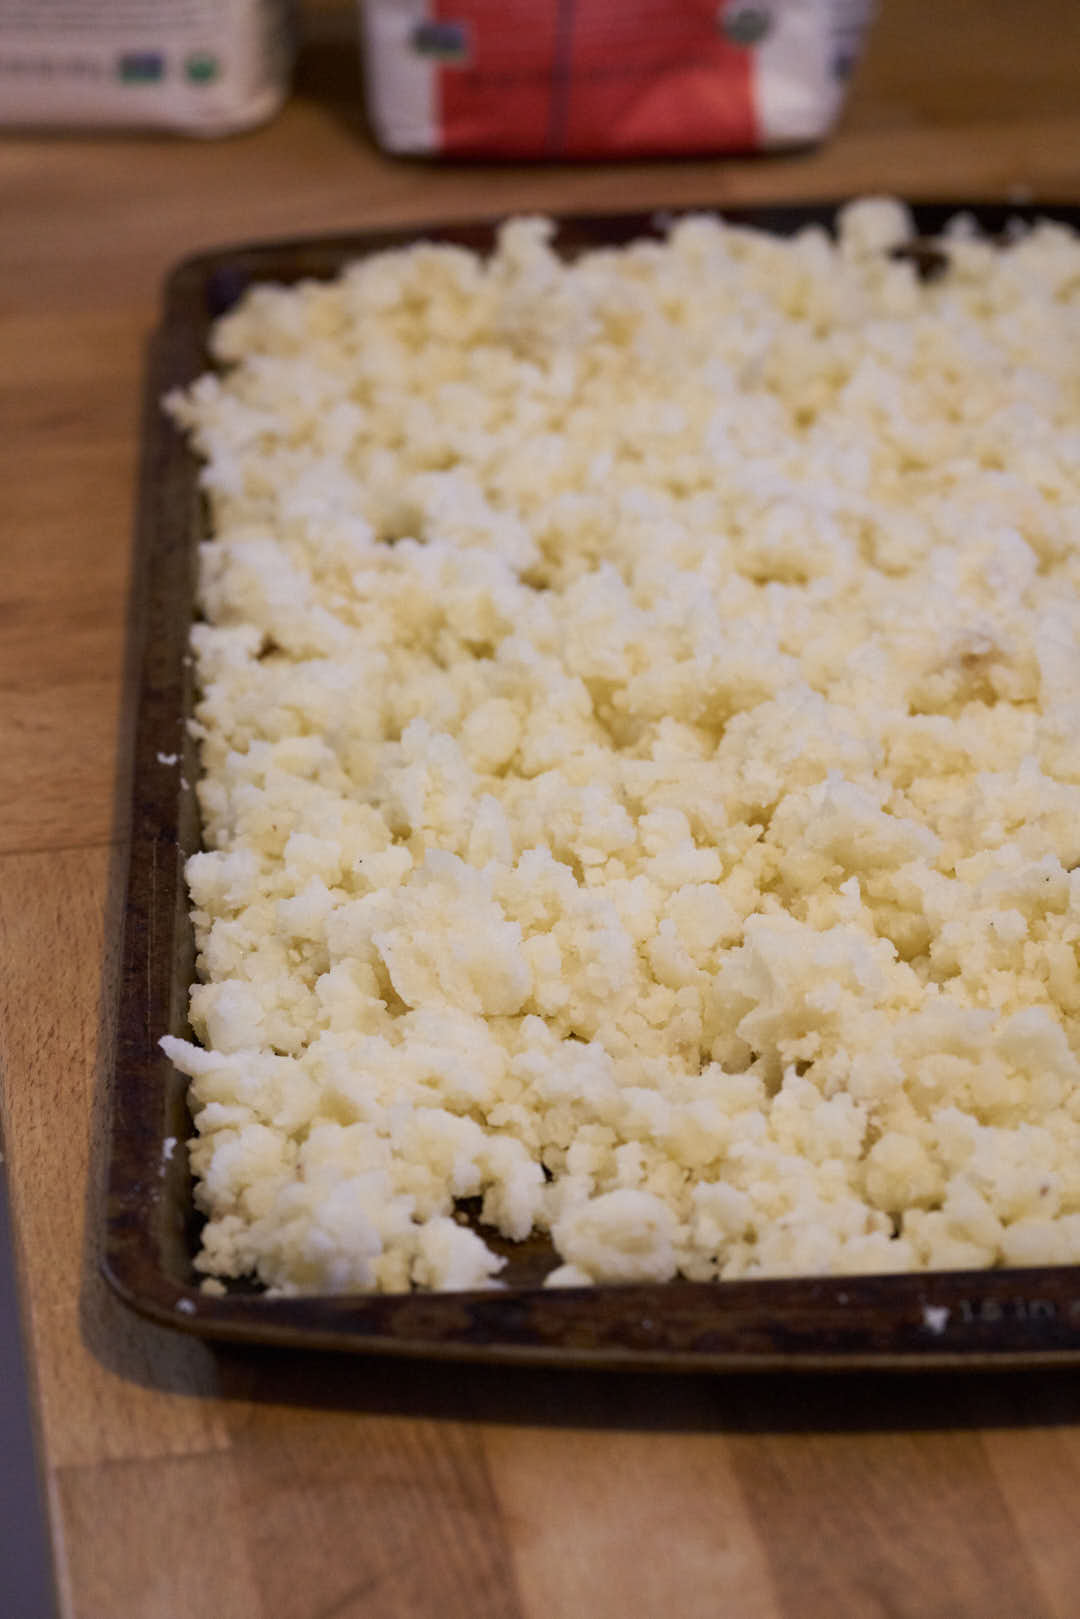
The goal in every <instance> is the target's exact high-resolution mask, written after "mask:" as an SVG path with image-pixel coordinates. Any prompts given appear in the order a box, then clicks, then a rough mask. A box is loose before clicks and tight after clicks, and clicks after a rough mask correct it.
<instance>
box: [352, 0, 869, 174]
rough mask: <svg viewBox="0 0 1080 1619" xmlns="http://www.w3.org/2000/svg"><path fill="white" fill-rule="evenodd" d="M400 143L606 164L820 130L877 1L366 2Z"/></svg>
mask: <svg viewBox="0 0 1080 1619" xmlns="http://www.w3.org/2000/svg"><path fill="white" fill-rule="evenodd" d="M360 9H361V18H362V22H363V31H364V59H365V73H366V79H367V100H368V111H369V114H370V117H371V122H372V126H373V128H374V131H375V135H376V138H377V139H378V141H379V142H380V144H381V145H382V146H383V147H385V148H386V150H387V151H390V152H413V153H431V154H442V155H445V156H447V157H513V158H564V157H565V158H604V157H630V156H647V155H657V156H662V155H674V154H678V153H695V152H697V153H709V152H713V153H716V152H752V151H758V150H762V149H767V148H770V147H783V146H798V145H803V144H806V143H808V142H812V141H816V140H819V139H820V138H821V137H822V136H823V135H825V134H826V133H827V132H828V130H829V128H830V127H831V125H832V123H833V122H834V120H835V119H836V117H837V115H838V113H839V111H840V108H841V106H842V104H843V100H844V95H845V91H846V88H847V84H848V80H849V78H850V76H851V73H852V70H853V69H854V66H855V63H856V61H857V60H858V57H859V54H860V51H861V49H862V44H863V40H864V37H865V34H866V30H867V27H868V25H869V22H870V17H871V9H872V8H871V0H754V3H747V0H719V3H718V0H360Z"/></svg>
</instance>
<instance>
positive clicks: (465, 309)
mask: <svg viewBox="0 0 1080 1619" xmlns="http://www.w3.org/2000/svg"><path fill="white" fill-rule="evenodd" d="M910 232H911V226H910V222H909V219H908V217H907V215H906V213H905V211H904V210H903V208H902V207H901V206H899V205H898V204H896V203H893V202H889V201H884V200H866V201H863V202H860V203H857V204H854V205H852V206H851V207H849V208H848V209H847V210H846V211H845V212H844V214H843V217H842V221H841V229H840V233H839V237H838V240H837V241H836V242H835V243H833V242H832V241H831V240H830V238H829V237H828V236H827V235H826V234H825V233H824V232H823V231H821V230H818V229H809V230H804V231H802V232H801V233H800V234H798V235H797V236H795V237H794V238H793V239H790V240H779V239H776V238H773V237H771V236H769V235H766V234H761V233H756V232H753V231H750V230H746V229H735V228H731V227H728V226H725V225H723V224H720V223H717V222H716V221H714V220H712V219H710V218H705V217H693V218H687V219H684V220H683V221H681V222H680V223H678V224H676V225H675V226H674V227H673V228H672V230H671V232H670V235H669V237H668V239H667V240H666V241H665V242H664V243H658V242H654V241H649V242H645V241H643V242H640V243H637V244H635V245H633V246H630V247H628V248H626V249H620V250H609V251H600V252H593V253H590V254H587V255H586V256H584V257H582V258H580V259H578V260H577V261H576V262H575V263H572V264H564V263H563V262H561V261H560V259H559V257H558V256H557V255H556V254H555V252H554V251H553V249H552V246H551V235H552V227H551V226H550V225H549V224H548V223H546V222H544V221H541V220H534V219H524V220H517V221H514V222H512V223H510V224H508V225H507V226H505V227H504V228H503V230H502V231H501V233H500V236H499V243H498V249H497V251H496V253H495V254H494V256H493V257H492V258H491V259H490V260H488V261H482V260H481V259H479V258H477V257H476V256H474V255H472V254H470V253H468V252H465V251H463V250H460V249H456V248H451V247H446V246H434V245H421V246H418V247H414V248H411V249H409V250H405V251H395V252H386V253H380V254H377V255H375V256H374V257H371V258H368V259H365V260H363V261H361V262H359V263H356V264H354V265H352V266H351V267H350V268H348V269H347V270H346V271H345V273H344V274H343V275H342V276H341V278H340V279H339V280H338V281H336V282H335V283H334V284H332V285H323V284H315V283H307V284H304V285H301V286H298V287H296V288H293V289H291V290H286V289H282V288H276V287H269V286H262V287H258V288H256V289H255V290H253V291H251V292H250V293H249V294H248V295H247V296H246V297H245V298H244V300H243V301H242V303H241V304H240V305H239V306H238V307H237V308H236V309H235V310H234V311H233V312H231V313H230V314H229V315H227V316H226V317H225V318H224V319H223V320H221V322H220V323H219V324H218V326H217V328H216V331H215V337H214V350H215V355H216V358H217V360H218V361H219V362H220V365H221V371H220V374H215V375H207V376H204V377H202V378H201V379H200V380H199V381H197V382H196V383H195V384H194V385H193V386H192V387H191V388H190V389H189V390H187V391H186V392H185V393H184V394H183V395H181V396H176V397H173V398H172V399H171V400H170V401H169V408H170V409H171V411H172V413H173V415H174V417H175V418H176V420H177V421H178V422H180V423H181V424H182V425H183V426H184V428H185V429H187V431H188V432H189V433H190V436H191V440H192V443H193V445H194V446H195V448H196V450H197V451H198V453H199V455H200V456H201V457H202V458H203V459H204V461H205V467H204V471H203V482H204V484H205V488H206V490H207V493H208V495H209V498H210V502H211V506H212V517H213V536H214V537H213V538H212V539H211V540H210V541H209V543H207V544H206V545H205V546H204V547H203V550H202V557H201V587H200V599H201V606H202V610H203V614H204V620H205V621H204V622H200V623H199V624H198V625H196V627H195V629H194V631H193V646H194V650H195V654H196V656H197V662H198V678H199V683H200V692H201V697H200V701H199V704H198V708H197V722H196V726H197V734H198V737H199V739H200V742H201V749H202V760H203V771H204V773H203V777H202V781H201V783H200V787H199V796H200V803H201V807H202V814H203V821H204V832H205V839H204V852H202V853H199V854H196V855H194V856H193V857H192V859H191V860H190V861H189V863H188V867H187V878H188V882H189V885H190V891H191V900H192V905H193V908H194V910H193V914H194V921H195V928H196V934H197V941H198V949H199V972H200V982H199V983H198V984H197V985H196V986H195V987H194V989H193V990H192V993H191V1023H192V1028H193V1030H194V1033H195V1035H196V1036H197V1039H198V1042H199V1043H198V1044H196V1043H189V1042H187V1041H183V1040H178V1039H173V1038H166V1039H165V1040H164V1041H163V1045H164V1047H165V1049H166V1051H167V1052H168V1054H169V1056H170V1057H171V1059H172V1060H173V1062H174V1063H175V1064H176V1065H177V1067H178V1068H180V1069H181V1070H182V1071H183V1072H184V1073H185V1074H187V1075H189V1076H190V1079H191V1102H192V1109H193V1112H194V1116H195V1122H196V1128H197V1131H198V1134H197V1137H196V1139H195V1141H194V1142H193V1143H192V1145H191V1149H190V1151H191V1161H192V1164H193V1167H194V1171H195V1173H196V1175H197V1177H198V1188H197V1200H198V1204H199V1207H200V1208H201V1209H202V1210H203V1211H204V1212H205V1213H206V1215H207V1216H208V1223H207V1225H206V1228H205V1233H204V1237H203V1248H202V1253H201V1255H200V1258H199V1261H198V1263H199V1266H200V1268H201V1269H202V1270H203V1271H204V1272H205V1273H206V1274H207V1276H208V1277H210V1278H214V1279H216V1278H227V1277H235V1276H240V1275H242V1274H249V1273H255V1274H257V1275H258V1276H259V1277H260V1278H261V1279H262V1281H263V1282H264V1283H265V1284H267V1285H268V1286H269V1287H270V1288H272V1289H274V1290H277V1291H278V1292H283V1293H293V1292H309V1291H314V1290H318V1291H349V1290H355V1289H369V1288H378V1289H386V1290H401V1289H407V1288H409V1287H411V1286H419V1287H426V1288H476V1287H487V1286H495V1285H498V1273H499V1271H500V1268H501V1266H502V1261H501V1260H500V1259H499V1258H498V1257H497V1256H496V1255H495V1254H494V1253H493V1252H492V1251H491V1249H490V1248H489V1247H488V1245H487V1244H486V1243H485V1242H484V1241H483V1240H482V1237H481V1236H480V1235H477V1234H476V1231H475V1230H472V1229H469V1228H468V1227H467V1226H465V1225H464V1224H463V1223H462V1222H461V1221H460V1220H459V1219H457V1218H456V1217H455V1212H456V1205H457V1203H458V1201H459V1200H461V1199H471V1198H478V1199H481V1200H482V1210H483V1214H482V1219H483V1222H484V1223H486V1225H487V1226H489V1227H494V1228H496V1229H497V1230H498V1231H499V1232H501V1233H502V1234H503V1235H504V1236H507V1237H510V1238H523V1237H525V1236H526V1235H527V1234H529V1233H530V1232H532V1231H533V1230H536V1229H539V1230H541V1231H547V1232H550V1234H551V1238H552V1240H553V1243H554V1246H555V1249H556V1251H557V1254H558V1256H559V1260H560V1263H559V1264H558V1266H557V1268H555V1269H554V1270H553V1272H552V1274H551V1275H550V1277H549V1278H548V1280H549V1282H550V1284H551V1285H575V1284H584V1283H589V1282H594V1281H652V1280H666V1279H668V1278H671V1277H674V1276H676V1275H683V1276H687V1277H692V1278H697V1279H706V1278H713V1277H721V1278H730V1277H748V1276H763V1275H793V1274H805V1273H842V1272H857V1271H897V1270H910V1269H919V1268H926V1267H957V1266H961V1267H966V1266H991V1265H1000V1264H1008V1265H1026V1264H1043V1263H1062V1262H1069V1261H1072V1262H1077V1261H1080V972H1078V963H1077V946H1078V940H1080V871H1078V869H1077V867H1078V864H1080V644H1078V634H1080V600H1078V592H1080V363H1078V361H1080V241H1078V239H1077V238H1076V237H1075V236H1074V235H1072V234H1071V233H1070V232H1069V231H1068V230H1066V229H1065V228H1064V227H1062V226H1058V225H1054V224H1049V223H1046V224H1041V225H1039V226H1037V227H1035V228H1033V229H1031V230H1030V231H1027V232H1025V233H1018V234H1017V235H1016V236H1015V237H1014V239H1012V240H1011V241H1010V242H1009V243H1008V244H1007V245H1004V246H999V245H991V244H990V243H988V242H986V241H985V240H982V239H980V238H979V237H978V236H977V234H976V233H975V232H974V231H973V230H972V229H971V228H970V227H969V226H968V225H967V224H965V222H964V220H963V219H960V220H958V221H956V222H955V223H954V225H953V227H952V228H951V229H950V231H949V233H948V234H947V237H946V239H945V243H944V248H943V251H944V252H945V254H946V256H947V259H948V268H947V271H946V273H945V274H944V275H942V276H941V277H940V278H938V279H934V280H928V281H926V282H923V281H921V280H920V278H919V276H918V275H917V273H916V270H915V268H914V267H913V265H912V263H911V262H909V261H908V260H906V259H904V258H898V257H896V256H894V255H892V254H891V253H890V251H889V250H890V249H892V248H894V247H895V246H896V245H897V244H899V243H901V242H903V241H904V240H905V239H906V238H907V237H908V236H909V235H910ZM211 1285H212V1286H215V1287H216V1286H218V1285H219V1284H218V1282H217V1281H216V1280H215V1281H212V1282H211Z"/></svg>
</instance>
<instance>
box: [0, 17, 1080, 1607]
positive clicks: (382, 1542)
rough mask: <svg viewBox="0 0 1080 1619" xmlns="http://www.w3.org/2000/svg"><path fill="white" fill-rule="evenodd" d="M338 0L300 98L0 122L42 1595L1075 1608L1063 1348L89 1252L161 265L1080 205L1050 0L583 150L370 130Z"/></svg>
mask: <svg viewBox="0 0 1080 1619" xmlns="http://www.w3.org/2000/svg"><path fill="white" fill-rule="evenodd" d="M351 27H352V8H351V7H350V6H348V5H346V4H344V3H340V4H331V3H329V0H327V3H324V4H323V5H321V6H318V7H315V8H311V9H310V10H309V11H308V14H307V19H306V29H307V46H306V48H305V52H304V56H303V58H302V62H301V69H300V74H299V78H298V90H297V95H296V97H295V98H294V100H293V101H292V102H291V103H290V105H289V106H288V108H287V109H286V110H285V112H284V113H283V114H282V116H281V117H280V118H278V119H277V120H276V121H275V122H273V123H272V124H270V125H268V126H267V127H266V128H265V129H262V130H259V131H256V132H254V133H252V134H250V135H245V136H242V137H238V138H236V139H233V140H230V141H227V142H221V143H209V144H199V143H188V142H182V141H171V140H167V139H138V138H134V139H125V138H117V137H110V138H108V139H104V138H102V139H96V138H92V137H89V136H80V137H70V138H69V137H52V136H50V137H48V138H45V137H41V138H31V137H27V136H10V137H6V138H2V139H0V221H2V229H0V322H2V328H0V329H2V333H3V338H2V352H3V356H4V363H3V366H2V367H0V421H2V424H3V432H2V433H0V487H2V489H3V501H2V504H0V513H2V516H0V525H2V535H3V543H2V550H0V560H2V564H3V571H2V574H0V694H2V695H0V745H2V748H3V761H4V763H3V768H2V769H0V1074H2V1078H0V1086H2V1089H0V1130H2V1140H3V1150H4V1154H5V1160H6V1162H5V1168H6V1172H7V1177H8V1181H9V1186H10V1190H11V1196H12V1203H13V1213H14V1219H15V1224H16V1228H17V1234H18V1250H19V1251H18V1261H19V1267H20V1275H21V1291H22V1298H23V1305H24V1311H25V1315H26V1329H27V1338H28V1344H29V1348H30V1352H31V1358H32V1362H33V1371H34V1376H35V1380H36V1401H37V1409H36V1413H35V1414H36V1419H37V1422H38V1427H39V1433H40V1445H41V1457H42V1464H43V1468H44V1473H45V1480H46V1485H47V1492H48V1498H49V1502H50V1506H51V1514H52V1534H53V1543H54V1549H55V1558H56V1566H57V1576H58V1585H59V1589H60V1600H61V1608H62V1612H63V1615H64V1619H184V1616H187V1615H199V1616H206V1619H435V1616H439V1619H616V1616H619V1619H625V1616H628V1615H629V1616H633V1619H669V1616H670V1619H714V1616H720V1619H848V1616H850V1619H886V1616H888V1619H976V1616H978V1619H1074V1616H1075V1614H1076V1613H1077V1611H1078V1599H1077V1591H1078V1590H1080V1536H1078V1535H1077V1533H1076V1526H1077V1522H1078V1521H1080V1386H1078V1380H1077V1379H1076V1378H1075V1376H1074V1375H1072V1374H1070V1373H1068V1372H1044V1373H1024V1374H1016V1375H1012V1376H1008V1377H1006V1376H990V1375H987V1376H982V1377H980V1376H967V1377H962V1376H960V1375H941V1374H935V1375H928V1376H925V1377H923V1376H913V1377H910V1378H895V1377H894V1378H888V1377H879V1378H872V1377H868V1376H863V1375H859V1376H853V1375H848V1374H844V1375H841V1376H837V1377H835V1378H831V1379H830V1378H825V1377H816V1378H814V1377H802V1378H790V1377H785V1378H779V1377H776V1378H774V1377H765V1378H762V1379H760V1380H755V1379H752V1378H746V1377H740V1378H731V1377H701V1376H692V1377H691V1376H687V1377H667V1376H662V1375H658V1374H640V1375H629V1374H602V1373H596V1372H555V1371H542V1370H533V1371H528V1370H525V1369H523V1368H511V1369H499V1368H482V1367H459V1366H454V1365H447V1364H442V1365H428V1364H424V1363H422V1362H391V1361H386V1360H379V1359H360V1358H349V1357H346V1356H324V1357H318V1356H314V1355H310V1354H297V1355H289V1354H285V1353H277V1352H269V1353H256V1352H242V1351H240V1350H214V1349H211V1348H208V1347H206V1346H204V1345H202V1344H200V1343H197V1342H193V1341H190V1340H187V1339H185V1338H182V1337H180V1336H178V1335H175V1334H172V1333H169V1332H167V1331H164V1330H162V1329H159V1328H156V1327H154V1326H151V1325H149V1324H147V1323H145V1322H143V1321H141V1320H139V1319H137V1318H136V1317H134V1316H133V1315H130V1314H129V1313H128V1312H127V1311H126V1310H125V1309H124V1308H123V1306H122V1305H121V1304H119V1303H118V1302H117V1301H116V1300H115V1299H114V1298H113V1297H112V1296H111V1295H110V1294H109V1293H108V1292H107V1291H106V1289H105V1288H104V1286H103V1284H102V1283H101V1281H100V1280H99V1278H98V1274H97V1268H96V1238H97V1232H98V1226H99V1187H100V1161H99V1153H100V1137H101V1131H102V1126H103V1118H102V1100H103V1096H102V1078H103V1074H104V1072H105V1069H106V1065H107V1062H108V1057H109V1051H110V1040H111V1027H110V1007H111V1005H112V994H113V975H114V973H115V966H116V949H117V941H118V937H119V929H120V921H121V912H122V903H123V900H122V893H121V891H120V873H121V872H122V870H123V854H124V849H123V825H122V821H121V820H120V819H119V818H118V809H117V806H118V805H120V804H122V803H123V802H124V786H125V782H124V758H125V743H124V737H125V728H124V727H125V720H124V713H123V706H122V692H123V669H124V627H125V611H126V597H127V590H128V579H129V570H130V557H131V517H132V510H133V504H134V490H135V471H136V465H137V454H138V409H139V399H138V395H139V384H140V378H141V374H142V368H143V360H144V353H145V343H146V339H147V337H148V336H149V333H150V331H151V330H152V327H153V324H154V320H155V311H156V307H157V299H158V289H159V285H160V282H161V278H162V276H163V274H164V273H165V271H166V269H167V268H168V267H169V266H170V265H171V264H172V263H173V262H174V261H175V260H176V259H177V258H179V257H181V256H183V255H186V254H189V253H192V252H195V251H197V250H199V249H202V248H206V247H210V246H216V245H220V244H222V243H226V242H230V241H237V240H240V239H244V238H249V237H252V238H254V237H260V238H267V237H274V236H283V235H299V234H304V233H310V232H315V231H327V232H329V231H334V232H341V231H345V230H351V229H363V228H366V227H371V226H375V225H381V224H395V223H407V222H409V221H415V220H420V219H437V218H465V217H469V216H474V215H478V214H486V215H490V214H495V213H500V212H506V211H510V210H522V209H551V210H558V211H563V212H565V211H579V212H581V211H600V210H618V209H625V208H639V207H650V206H653V205H662V204H676V205H683V204H708V203H721V204H722V203H729V204H732V203H736V202H743V203H746V202H757V201H774V200H780V199H786V198H791V199H797V198H820V197H827V196H838V195H844V194H848V193H851V192H854V191H859V190H867V189H872V190H875V191H882V190H889V191H901V192H907V193H909V194H911V195H913V196H919V197H924V198H935V197H944V196H950V195H951V196H961V195H967V196H980V197H984V198H987V199H990V200H993V199H1007V198H1009V197H1012V198H1014V199H1019V198H1024V199H1029V198H1031V197H1032V196H1034V197H1035V198H1036V199H1038V198H1046V199H1054V200H1058V201H1063V202H1068V201H1073V202H1077V201H1080V11H1078V9H1077V8H1076V7H1075V6H1074V5H1073V4H1072V3H1071V0H1032V3H1031V4H1030V5H1026V6H1016V5H1014V4H1011V3H1009V0H938V3H932V0H885V3H884V5H883V7H882V10H881V15H880V19H879V23H878V27H877V30H876V32H875V35H874V37H873V42H872V46H871V50H870V53H869V55H868V58H867V60H866V62H865V63H864V65H863V68H862V70H861V72H860V75H859V78H858V81H857V83H856V86H855V89H854V93H853V96H852V99H851V102H850V105H849V108H848V111H847V114H846V116H845V119H844V122H843V124H842V126H841V128H840V129H839V130H838V132H837V133H836V135H835V137H834V138H833V139H832V140H831V141H830V142H829V143H828V144H826V145H824V146H823V147H821V148H820V149H819V150H817V151H814V152H809V153H801V154H793V155H789V156H783V157H779V158H776V159H765V160H752V161H751V160H745V161H732V162H720V161H695V162H686V163H675V162H664V163H654V164H621V165H615V166H612V167H608V168H605V167H602V166H597V165H589V166H585V167H580V168H578V167H572V166H569V165H561V166H553V167H543V166H539V167H535V168H529V169H521V168H511V167H500V166H498V165H472V166H460V167H446V168H441V167H439V166H438V165H435V164H427V163H419V162H401V161H392V160H390V159H387V158H384V157H382V156H380V155H379V154H377V153H376V152H375V150H374V149H373V147H372V145H371V143H370V140H369V139H368V137H367V135H366V133H365V129H364V123H363V118H362V114H361V112H360V110H359V100H358V91H357V80H356V61H355V54H354V51H353V48H352V38H351ZM0 1370H2V1369H0ZM0 1465H3V1458H2V1457H0ZM2 1578H3V1576H2V1571H0V1588H2ZM4 1611H5V1610H4V1604H3V1595H2V1589H0V1613H3V1612H4ZM10 1619H37V1616H35V1615H11V1616H10Z"/></svg>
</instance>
